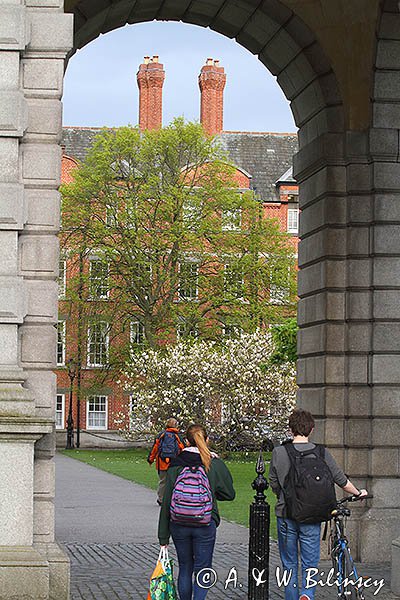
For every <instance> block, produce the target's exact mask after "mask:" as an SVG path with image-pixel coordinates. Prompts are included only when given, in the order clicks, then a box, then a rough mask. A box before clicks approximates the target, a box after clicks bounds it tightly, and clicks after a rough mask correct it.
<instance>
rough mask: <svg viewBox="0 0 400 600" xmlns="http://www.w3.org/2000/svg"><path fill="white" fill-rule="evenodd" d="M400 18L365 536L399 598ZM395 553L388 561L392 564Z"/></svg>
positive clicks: (378, 89) (385, 97)
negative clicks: (377, 548) (376, 540)
mask: <svg viewBox="0 0 400 600" xmlns="http://www.w3.org/2000/svg"><path fill="white" fill-rule="evenodd" d="M399 28H400V11H399V6H398V3H397V2H390V1H386V2H385V3H384V9H383V12H382V16H381V22H380V27H379V30H378V46H377V55H376V71H375V88H374V104H373V125H374V129H373V130H372V131H371V153H372V155H373V158H374V161H375V164H374V172H373V185H374V188H375V190H376V194H375V200H374V207H373V221H374V242H373V250H374V254H375V256H376V258H375V264H374V273H373V281H374V293H373V302H374V305H373V316H374V330H373V336H372V343H373V348H374V354H375V355H374V357H373V364H372V377H373V385H374V387H373V400H374V402H373V411H374V420H373V423H372V438H373V443H374V445H375V447H376V450H375V451H374V458H373V461H372V469H373V475H374V481H375V486H374V493H375V497H376V501H375V502H374V508H373V509H371V511H369V513H368V515H366V517H367V519H366V520H365V523H364V532H365V533H368V534H370V535H371V537H377V536H388V537H389V539H390V540H393V543H392V547H391V551H392V591H393V592H394V593H395V594H399V595H400V576H399V573H400V523H399V518H398V513H399V508H400V466H399V435H400V419H399V415H400V355H399V348H400V341H399V340H400V337H399V336H400V238H399V236H400V163H399V153H400V142H399V140H400V85H399V75H400V29H399ZM395 538H396V539H395ZM389 556H390V553H389V552H388V553H387V558H389Z"/></svg>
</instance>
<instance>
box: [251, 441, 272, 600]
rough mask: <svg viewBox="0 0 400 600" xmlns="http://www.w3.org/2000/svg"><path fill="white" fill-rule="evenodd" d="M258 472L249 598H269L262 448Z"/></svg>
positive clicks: (253, 517) (266, 599)
mask: <svg viewBox="0 0 400 600" xmlns="http://www.w3.org/2000/svg"><path fill="white" fill-rule="evenodd" d="M256 473H257V478H256V479H255V480H254V481H253V483H252V485H251V487H252V488H253V490H255V492H256V495H255V496H254V501H253V503H252V504H251V505H250V531H249V574H248V577H249V590H248V600H268V598H269V525H270V512H269V504H268V502H267V501H266V498H265V495H264V492H265V490H266V489H267V488H268V481H267V480H266V479H265V477H264V473H265V463H264V459H263V455H262V450H260V454H259V456H258V460H257V465H256Z"/></svg>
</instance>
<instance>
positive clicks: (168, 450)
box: [158, 431, 179, 460]
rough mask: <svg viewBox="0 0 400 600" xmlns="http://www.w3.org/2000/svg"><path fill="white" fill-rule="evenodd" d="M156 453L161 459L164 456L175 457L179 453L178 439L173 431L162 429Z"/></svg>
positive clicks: (164, 457)
mask: <svg viewBox="0 0 400 600" xmlns="http://www.w3.org/2000/svg"><path fill="white" fill-rule="evenodd" d="M158 453H159V455H160V456H161V458H162V459H163V460H165V459H166V458H175V456H178V454H179V446H178V440H177V439H176V433H174V432H173V431H164V433H163V434H161V438H160V445H159V449H158Z"/></svg>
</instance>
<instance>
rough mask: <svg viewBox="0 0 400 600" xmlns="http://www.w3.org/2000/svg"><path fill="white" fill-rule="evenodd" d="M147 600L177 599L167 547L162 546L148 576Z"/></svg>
mask: <svg viewBox="0 0 400 600" xmlns="http://www.w3.org/2000/svg"><path fill="white" fill-rule="evenodd" d="M147 600H178V596H177V594H176V588H175V582H174V575H173V572H172V560H171V559H170V558H169V556H168V548H166V547H165V546H162V547H161V549H160V554H159V555H158V560H157V565H156V568H155V569H154V571H153V574H152V576H151V577H150V590H149V593H148V595H147Z"/></svg>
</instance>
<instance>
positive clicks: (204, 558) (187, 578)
mask: <svg viewBox="0 0 400 600" xmlns="http://www.w3.org/2000/svg"><path fill="white" fill-rule="evenodd" d="M170 530H171V535H172V539H173V540H174V544H175V548H176V553H177V555H178V563H179V575H178V592H179V598H180V600H192V598H193V600H204V598H205V597H206V595H207V592H208V589H206V588H202V587H201V586H199V585H198V582H197V580H196V574H197V573H198V572H199V571H201V570H202V569H208V568H211V565H212V556H213V552H214V545H215V536H216V533H217V527H216V525H215V521H214V520H212V519H211V523H210V525H205V526H203V527H190V526H187V525H179V524H178V523H174V522H173V521H171V522H170ZM193 576H194V582H193ZM199 579H200V583H201V578H199ZM192 594H193V597H192Z"/></svg>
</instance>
